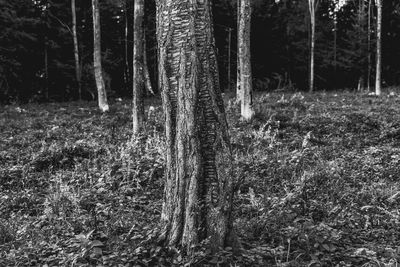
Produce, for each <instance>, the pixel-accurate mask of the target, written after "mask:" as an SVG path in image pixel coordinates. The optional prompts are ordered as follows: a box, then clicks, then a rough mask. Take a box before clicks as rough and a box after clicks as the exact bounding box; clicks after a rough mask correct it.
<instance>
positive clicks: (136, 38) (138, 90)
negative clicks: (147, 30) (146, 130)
mask: <svg viewBox="0 0 400 267" xmlns="http://www.w3.org/2000/svg"><path fill="white" fill-rule="evenodd" d="M143 15H144V0H135V8H134V26H133V110H132V118H133V134H138V133H139V132H140V130H141V129H142V127H143V122H144V101H143V96H144V72H143V54H144V42H143V38H144V34H143Z"/></svg>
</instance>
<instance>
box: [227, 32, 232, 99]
mask: <svg viewBox="0 0 400 267" xmlns="http://www.w3.org/2000/svg"><path fill="white" fill-rule="evenodd" d="M231 40H232V29H231V28H228V66H227V68H228V73H227V76H228V90H227V91H228V92H229V93H230V92H231Z"/></svg>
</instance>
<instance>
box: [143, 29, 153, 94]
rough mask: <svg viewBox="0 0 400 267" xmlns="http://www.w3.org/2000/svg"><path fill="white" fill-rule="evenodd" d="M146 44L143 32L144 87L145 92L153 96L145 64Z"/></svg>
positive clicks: (147, 67)
mask: <svg viewBox="0 0 400 267" xmlns="http://www.w3.org/2000/svg"><path fill="white" fill-rule="evenodd" d="M146 50H147V42H146V31H144V34H143V71H144V82H145V87H146V89H147V91H149V92H150V93H151V94H152V95H155V93H154V91H153V86H152V85H151V79H150V72H149V66H148V64H147V52H146Z"/></svg>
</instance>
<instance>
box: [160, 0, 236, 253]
mask: <svg viewBox="0 0 400 267" xmlns="http://www.w3.org/2000/svg"><path fill="white" fill-rule="evenodd" d="M157 39H158V55H159V57H158V58H159V83H160V88H162V99H163V108H164V112H165V129H166V130H165V131H166V161H167V169H166V181H165V190H164V203H163V209H162V215H161V221H162V229H163V231H162V235H161V239H164V240H165V241H166V245H170V246H178V247H181V248H182V249H183V250H184V251H186V252H187V253H191V251H192V249H193V245H196V244H199V243H200V242H201V241H204V240H206V239H207V238H210V239H209V242H210V246H211V248H212V250H213V251H217V250H219V249H220V248H221V247H224V246H226V245H228V244H230V243H231V241H232V238H231V237H232V233H233V232H232V219H231V209H232V196H233V193H232V192H233V191H232V176H231V158H232V157H231V149H230V143H229V138H228V132H227V121H226V117H225V111H224V106H223V101H222V97H221V92H220V88H219V77H218V67H217V60H216V53H215V50H214V49H215V41H214V32H213V29H212V17H211V3H210V1H209V0H202V1H191V0H159V1H157Z"/></svg>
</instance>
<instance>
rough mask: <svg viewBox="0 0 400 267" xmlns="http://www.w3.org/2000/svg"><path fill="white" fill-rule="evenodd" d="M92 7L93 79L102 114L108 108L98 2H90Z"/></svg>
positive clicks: (94, 0)
mask: <svg viewBox="0 0 400 267" xmlns="http://www.w3.org/2000/svg"><path fill="white" fill-rule="evenodd" d="M92 7H93V36H94V39H93V65H94V77H95V79H96V87H97V98H98V102H99V108H100V110H101V111H102V112H106V111H108V110H109V109H110V108H109V106H108V103H107V94H106V88H105V84H104V79H103V70H102V67H101V30H100V10H99V0H92Z"/></svg>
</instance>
